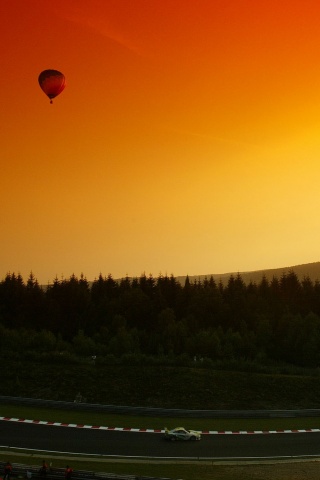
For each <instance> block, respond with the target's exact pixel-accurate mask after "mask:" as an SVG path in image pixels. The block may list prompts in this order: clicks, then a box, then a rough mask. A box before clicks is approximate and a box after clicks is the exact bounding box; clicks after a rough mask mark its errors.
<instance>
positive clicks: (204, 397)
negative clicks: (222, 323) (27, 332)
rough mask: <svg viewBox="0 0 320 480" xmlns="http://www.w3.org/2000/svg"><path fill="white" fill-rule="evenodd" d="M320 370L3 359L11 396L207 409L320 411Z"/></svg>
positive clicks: (5, 383)
mask: <svg viewBox="0 0 320 480" xmlns="http://www.w3.org/2000/svg"><path fill="white" fill-rule="evenodd" d="M319 379H320V378H319V372H311V373H310V372H306V373H302V374H301V373H300V374H299V375H297V374H296V375H292V374H284V373H274V372H272V371H270V373H255V372H253V371H225V370H215V369H213V368H204V367H198V366H195V367H190V368H188V367H174V366H162V365H157V366H154V365H153V366H151V365H137V366H135V365H99V364H96V365H94V364H90V363H82V364H54V363H45V362H40V361H39V362H31V361H27V360H25V359H24V360H21V361H18V360H12V359H7V358H6V359H5V358H1V382H2V385H5V389H4V393H5V394H6V395H12V396H20V397H30V398H42V399H51V400H64V401H71V402H73V400H74V399H75V396H76V394H77V393H78V392H80V393H81V394H82V395H83V396H84V397H85V398H86V400H87V402H88V403H101V404H105V405H112V404H113V405H130V406H142V407H160V408H187V409H204V410H217V409H218V410H223V409H231V410H232V409H233V410H256V409H302V408H319V407H320V381H319Z"/></svg>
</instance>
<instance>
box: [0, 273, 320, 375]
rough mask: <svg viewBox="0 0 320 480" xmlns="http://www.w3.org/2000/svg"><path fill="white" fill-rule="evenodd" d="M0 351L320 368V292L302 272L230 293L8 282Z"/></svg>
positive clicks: (110, 282)
mask: <svg viewBox="0 0 320 480" xmlns="http://www.w3.org/2000/svg"><path fill="white" fill-rule="evenodd" d="M0 348H1V350H0V352H1V353H2V354H3V353H4V352H5V351H6V349H8V348H10V349H11V351H12V350H14V349H20V350H24V351H28V350H31V349H36V350H37V351H40V352H42V351H43V352H53V351H55V352H59V351H67V350H69V351H70V350H71V351H72V352H75V353H76V354H78V355H84V356H86V355H90V356H91V355H98V356H106V355H110V354H112V355H114V356H121V355H124V354H144V355H173V356H181V355H185V356H187V357H188V358H194V357H195V356H196V357H197V358H208V359H212V360H215V361H217V360H219V361H221V362H223V361H226V360H230V359H235V360H236V359H245V360H250V361H259V362H261V363H264V362H269V361H273V362H289V363H291V364H294V365H299V366H307V367H317V366H320V283H319V282H318V281H316V282H312V281H311V280H310V278H308V277H305V278H304V279H303V280H302V281H300V280H299V279H298V277H297V276H296V274H295V273H294V272H293V271H290V272H289V273H286V274H283V275H282V276H281V278H279V279H278V278H273V279H272V280H271V281H268V280H267V279H266V277H262V279H261V281H260V283H258V284H256V283H249V284H245V283H244V281H243V280H242V278H241V275H240V274H238V275H237V276H230V278H229V280H228V282H227V284H225V285H223V284H222V282H220V283H216V282H215V280H214V279H213V277H211V278H208V279H205V280H203V281H200V280H199V281H195V282H190V280H189V278H188V277H187V278H186V281H185V284H184V285H181V284H180V283H179V282H178V281H177V280H176V278H175V277H174V276H173V275H171V276H167V275H165V276H162V275H160V276H158V278H154V277H152V276H151V275H150V276H148V277H147V276H146V275H141V276H140V277H139V278H133V279H131V278H128V277H126V278H123V279H121V280H120V281H115V280H114V279H113V278H112V276H111V275H108V276H107V277H103V276H102V275H99V277H98V278H97V279H95V280H94V282H93V283H92V284H89V282H88V281H87V280H86V278H85V277H84V276H83V275H81V276H80V278H77V277H76V276H75V275H72V276H71V277H70V278H69V279H64V280H58V279H57V278H56V279H55V280H54V282H53V284H52V285H48V287H47V288H41V287H40V286H39V284H38V282H37V280H36V278H35V277H34V275H33V274H32V273H31V274H30V276H29V278H28V280H27V282H26V283H24V281H23V279H22V277H21V276H20V275H15V274H14V273H13V274H7V275H6V277H5V279H4V280H3V281H1V283H0Z"/></svg>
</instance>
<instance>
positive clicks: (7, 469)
mask: <svg viewBox="0 0 320 480" xmlns="http://www.w3.org/2000/svg"><path fill="white" fill-rule="evenodd" d="M11 474H12V465H11V463H10V462H7V463H6V464H5V466H4V472H3V480H10V475H11Z"/></svg>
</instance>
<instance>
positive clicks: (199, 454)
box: [0, 421, 320, 460]
mask: <svg viewBox="0 0 320 480" xmlns="http://www.w3.org/2000/svg"><path fill="white" fill-rule="evenodd" d="M0 438H1V442H0V443H1V447H10V448H13V447H15V448H23V449H35V450H41V451H43V452H45V451H47V452H49V451H51V452H66V453H67V452H72V453H81V454H89V455H99V456H100V455H102V456H111V457H114V456H120V457H149V458H150V457H152V458H161V459H165V458H176V459H177V458H179V459H182V458H193V459H194V458H197V459H209V458H210V459H214V460H218V459H219V460H220V459H251V460H252V459H263V458H288V457H289V458H292V457H309V456H311V457H313V456H314V457H318V456H320V433H319V432H310V433H263V434H239V435H235V434H230V435H228V434H222V435H221V434H216V435H202V440H201V441H199V442H167V441H165V440H164V435H163V434H161V433H143V432H138V433H137V432H133V431H108V430H99V429H84V428H68V427H63V426H60V427H58V426H49V425H37V424H29V423H19V422H8V421H0Z"/></svg>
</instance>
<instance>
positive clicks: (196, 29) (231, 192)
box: [0, 0, 320, 283]
mask: <svg viewBox="0 0 320 480" xmlns="http://www.w3.org/2000/svg"><path fill="white" fill-rule="evenodd" d="M0 15H1V19H2V25H1V33H0V37H1V59H2V74H1V79H0V87H1V88H0V102H1V130H0V136H1V143H0V161H1V176H0V185H1V194H2V202H1V205H2V208H1V211H2V215H1V217H2V220H1V231H0V233H1V249H0V260H1V262H0V264H1V277H2V278H3V277H4V276H5V275H6V273H7V272H15V273H21V275H22V276H23V277H24V278H26V277H27V276H28V275H29V273H30V272H31V271H33V273H34V275H35V276H36V278H37V279H38V280H39V282H40V283H47V282H51V281H52V280H53V278H54V277H55V276H57V277H58V278H60V277H62V276H64V277H69V276H70V275H71V274H73V273H74V274H75V275H80V273H81V272H83V273H84V275H85V276H86V277H87V278H88V280H93V279H94V278H95V277H97V276H98V275H99V273H100V272H101V273H102V274H103V275H108V273H111V274H112V275H113V277H114V278H119V277H124V276H125V275H126V274H128V275H129V276H139V275H140V274H141V273H142V272H145V273H146V274H147V275H148V274H149V273H151V274H153V275H154V276H157V275H158V274H159V273H162V274H165V273H167V274H171V273H172V274H174V275H175V276H178V275H186V274H189V275H203V274H210V273H216V274H217V273H224V272H231V271H240V272H241V271H248V270H258V269H267V268H275V267H284V266H291V265H296V264H301V263H309V262H316V261H319V245H320V220H319V210H320V190H319V185H320V134H319V132H320V29H319V21H320V3H319V2H318V1H316V0H290V1H289V0H282V1H280V2H279V0H268V1H267V0H259V1H257V0H197V1H194V0H175V1H172V0H170V1H169V0H134V1H132V0H90V1H87V0H55V2H50V8H49V7H48V3H47V2H43V1H40V0H2V1H1V3H0ZM45 69H56V70H59V71H61V72H63V74H64V75H65V77H66V84H67V86H66V88H65V89H64V91H63V92H62V93H61V94H60V95H59V96H58V97H56V98H55V99H54V100H53V104H52V105H50V101H49V99H48V98H47V97H46V96H45V95H44V93H43V92H42V91H41V89H40V87H39V84H38V76H39V74H40V72H41V71H43V70H45Z"/></svg>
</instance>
